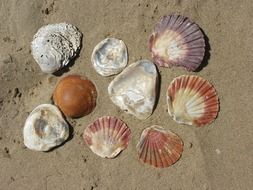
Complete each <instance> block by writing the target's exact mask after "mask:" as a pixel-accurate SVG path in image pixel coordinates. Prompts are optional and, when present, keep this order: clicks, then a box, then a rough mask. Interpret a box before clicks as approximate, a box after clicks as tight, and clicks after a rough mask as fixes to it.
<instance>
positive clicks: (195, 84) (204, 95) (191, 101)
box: [167, 75, 219, 127]
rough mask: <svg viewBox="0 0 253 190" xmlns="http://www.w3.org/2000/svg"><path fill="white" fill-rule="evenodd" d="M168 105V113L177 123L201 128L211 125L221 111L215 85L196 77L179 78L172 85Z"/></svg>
mask: <svg viewBox="0 0 253 190" xmlns="http://www.w3.org/2000/svg"><path fill="white" fill-rule="evenodd" d="M167 103H168V112H169V114H170V116H171V117H172V118H173V119H174V120H175V121H176V122H178V123H183V124H188V125H196V126H199V127H200V126H203V125H206V124H209V123H211V122H212V121H213V120H214V119H215V118H216V117H217V114H218V111H219V100H218V95H217V92H216V90H215V89H214V87H213V85H212V84H210V83H209V82H208V81H207V80H205V79H203V78H201V77H198V76H194V75H183V76H179V77H177V78H175V79H174V80H173V81H172V82H171V83H170V85H169V87H168V91H167Z"/></svg>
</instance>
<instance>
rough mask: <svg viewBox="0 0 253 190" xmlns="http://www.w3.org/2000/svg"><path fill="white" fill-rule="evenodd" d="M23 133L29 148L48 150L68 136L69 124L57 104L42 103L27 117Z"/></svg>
mask: <svg viewBox="0 0 253 190" xmlns="http://www.w3.org/2000/svg"><path fill="white" fill-rule="evenodd" d="M23 135H24V144H25V146H26V147H27V148H29V149H31V150H36V151H48V150H50V149H51V148H53V147H55V146H58V145H60V144H61V143H63V142H64V141H65V140H66V139H67V138H68V136H69V126H68V124H67V123H66V121H65V120H64V119H63V117H62V114H61V112H60V111H59V109H58V108H57V107H56V106H54V105H51V104H41V105H39V106H38V107H36V108H35V109H34V110H33V111H32V112H31V113H30V115H29V116H28V118H27V119H26V122H25V125H24V129H23Z"/></svg>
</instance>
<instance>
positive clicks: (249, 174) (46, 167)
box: [0, 0, 253, 190]
mask: <svg viewBox="0 0 253 190" xmlns="http://www.w3.org/2000/svg"><path fill="white" fill-rule="evenodd" d="M170 13H180V14H182V15H185V16H188V17H190V18H191V19H192V20H194V21H195V22H197V23H198V24H199V25H200V26H201V28H202V29H203V30H204V32H205V34H206V35H207V37H208V38H209V44H210V51H209V54H207V57H206V58H210V59H208V61H207V62H205V63H204V64H206V63H208V64H207V65H206V67H204V68H203V69H202V70H201V71H200V72H198V73H193V74H196V75H199V76H203V77H204V78H206V79H208V80H209V81H210V82H212V83H213V84H214V86H215V88H216V89H217V91H218V94H219V97H220V107H221V109H220V112H219V115H218V118H217V119H216V120H215V122H214V123H212V124H211V125H210V126H206V127H204V128H195V127H190V126H182V125H178V124H176V123H175V122H174V121H173V120H172V119H171V118H170V117H169V115H168V113H166V100H165V92H166V89H167V87H168V85H169V83H170V82H171V81H172V79H173V78H174V77H176V76H179V75H182V74H190V73H188V72H186V71H185V70H183V69H181V68H173V69H165V68H159V70H160V73H161V93H160V97H159V104H158V106H157V108H156V109H155V111H154V113H153V115H152V116H151V117H150V118H149V119H147V120H145V121H140V120H138V119H135V118H134V117H133V116H131V115H127V114H125V113H123V112H122V111H121V110H119V109H118V108H117V107H116V106H114V105H113V103H112V102H111V101H110V99H109V97H108V94H107V86H108V84H109V82H110V81H111V80H112V79H113V78H114V77H109V78H104V77H102V76H100V75H98V74H97V73H96V72H95V70H94V69H93V68H92V66H91V63H90V56H91V53H92V50H93V48H94V46H95V45H96V44H97V43H98V42H99V41H101V40H102V39H104V38H105V37H107V36H110V37H116V38H121V39H122V40H124V41H125V43H126V45H127V46H128V50H129V63H132V62H134V61H136V60H139V59H141V58H147V59H150V58H151V57H150V53H149V52H148V49H147V39H148V36H149V35H150V34H151V32H152V30H153V26H154V24H155V23H156V22H157V21H158V20H159V18H160V17H161V16H163V15H166V14H170ZM252 17H253V3H252V1H251V0H244V1H239V0H238V1H236V0H234V1H229V0H224V1H218V0H171V1H158V0H157V1H155V0H147V1H144V0H132V1H127V0H121V1H120V0H113V1H112V0H104V1H101V0H92V1H88V0H83V1H81V0H72V1H69V0H32V1H31V0H22V1H21V0H1V1H0V19H1V20H0V21H1V22H0V42H1V45H0V77H1V78H0V87H1V88H0V190H14V189H15V190H28V189H31V190H60V189H62V190H63V189H68V190H92V189H102V190H104V189H108V190H109V189H110V190H114V189H115V190H118V189H130V190H132V189H133V190H135V189H136V190H137V189H148V190H149V189H161V190H165V189H166V190H184V189H186V190H188V189H194V190H210V189H215V190H223V189H224V190H234V189H235V190H239V189H240V190H246V189H252V187H253V180H252V179H253V161H252V160H253V150H252V138H253V130H252V123H253V119H252V108H253V106H252V105H253V103H252V99H253V96H252V92H253V91H252V90H253V88H252V83H253V67H252V63H253V53H252V44H253V25H252V22H253V19H252ZM63 21H65V22H68V23H71V24H73V25H76V26H77V27H78V28H79V29H80V30H81V31H82V33H83V35H84V38H83V48H82V49H81V52H80V56H79V57H78V58H77V59H76V60H75V62H74V64H73V65H72V66H71V67H70V68H69V71H68V72H65V73H64V74H63V75H62V76H53V75H48V74H43V73H42V72H41V71H40V69H39V67H38V65H37V64H36V63H35V61H34V59H33V58H32V56H31V54H30V42H31V40H32V37H33V35H34V34H35V33H36V31H37V30H38V29H39V28H40V27H41V26H43V25H45V24H48V23H57V22H63ZM250 23H251V24H250ZM206 60H207V59H206ZM72 73H73V74H80V75H84V76H86V77H88V78H89V79H91V80H92V81H93V82H94V83H95V84H96V86H97V90H98V101H97V107H96V108H95V110H94V111H93V112H92V113H91V114H90V115H88V116H86V117H83V118H81V119H75V120H69V122H70V123H71V124H72V126H73V128H74V132H73V138H72V139H70V140H69V141H68V142H66V143H65V144H64V146H61V147H59V148H57V149H55V150H53V151H51V152H49V153H43V152H33V151H30V150H28V149H26V148H25V147H24V145H23V136H22V128H23V124H24V122H25V119H26V117H27V116H28V114H29V112H30V111H31V110H32V109H33V108H34V107H36V106H37V105H39V104H41V103H50V102H51V100H50V97H51V94H52V91H53V89H54V87H55V85H56V83H57V81H58V80H59V79H60V77H63V76H65V75H67V74H72ZM108 113H109V114H111V115H115V116H118V117H119V118H121V119H123V120H124V121H125V122H126V123H127V124H128V126H129V127H130V128H131V130H132V134H133V138H132V141H131V143H130V145H129V147H128V148H127V149H126V150H125V151H124V152H123V153H122V154H121V155H120V156H119V157H117V158H116V159H113V160H108V159H102V158H100V157H98V156H96V155H95V154H93V153H92V152H91V151H90V150H89V149H88V147H86V146H84V143H83V140H82V137H81V135H82V132H83V130H84V128H85V127H86V126H87V124H89V123H90V122H92V121H94V120H95V119H96V118H98V117H100V116H103V115H107V114H108ZM152 124H159V125H162V126H164V127H166V128H167V129H171V130H172V131H174V132H176V133H177V134H179V135H180V136H181V137H182V139H183V141H184V144H185V146H184V152H183V155H182V158H181V159H180V161H179V162H177V163H176V164H175V165H173V166H172V167H169V168H167V169H155V168H152V167H150V166H148V165H144V164H142V163H141V162H139V160H138V159H137V152H136V148H135V146H136V144H137V142H138V139H139V137H140V134H141V131H142V130H143V129H144V128H145V127H147V126H150V125H152Z"/></svg>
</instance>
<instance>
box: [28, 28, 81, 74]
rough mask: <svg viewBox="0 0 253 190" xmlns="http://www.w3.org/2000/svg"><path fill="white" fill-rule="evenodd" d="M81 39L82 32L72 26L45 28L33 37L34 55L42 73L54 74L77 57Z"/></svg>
mask: <svg viewBox="0 0 253 190" xmlns="http://www.w3.org/2000/svg"><path fill="white" fill-rule="evenodd" d="M81 38H82V34H81V32H80V31H79V30H78V29H77V28H76V27H75V26H73V25H71V24H67V23H58V24H49V25H46V26H43V27H41V28H40V29H39V30H38V32H37V33H36V34H35V35H34V37H33V41H32V43H31V49H32V55H33V57H34V59H35V61H36V62H37V63H38V65H39V66H40V69H41V70H42V72H45V73H54V72H56V71H58V70H59V69H61V68H62V67H64V66H66V65H67V64H68V63H69V61H70V60H71V59H73V58H74V57H75V56H76V55H77V53H78V52H79V50H80V47H81Z"/></svg>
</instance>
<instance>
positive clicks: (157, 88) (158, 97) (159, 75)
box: [153, 65, 162, 112]
mask: <svg viewBox="0 0 253 190" xmlns="http://www.w3.org/2000/svg"><path fill="white" fill-rule="evenodd" d="M155 67H156V70H157V84H156V92H157V98H156V101H155V104H154V108H153V112H154V111H155V109H156V107H157V105H158V103H159V100H160V93H161V84H162V78H161V74H160V71H159V69H158V68H157V66H156V65H155Z"/></svg>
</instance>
